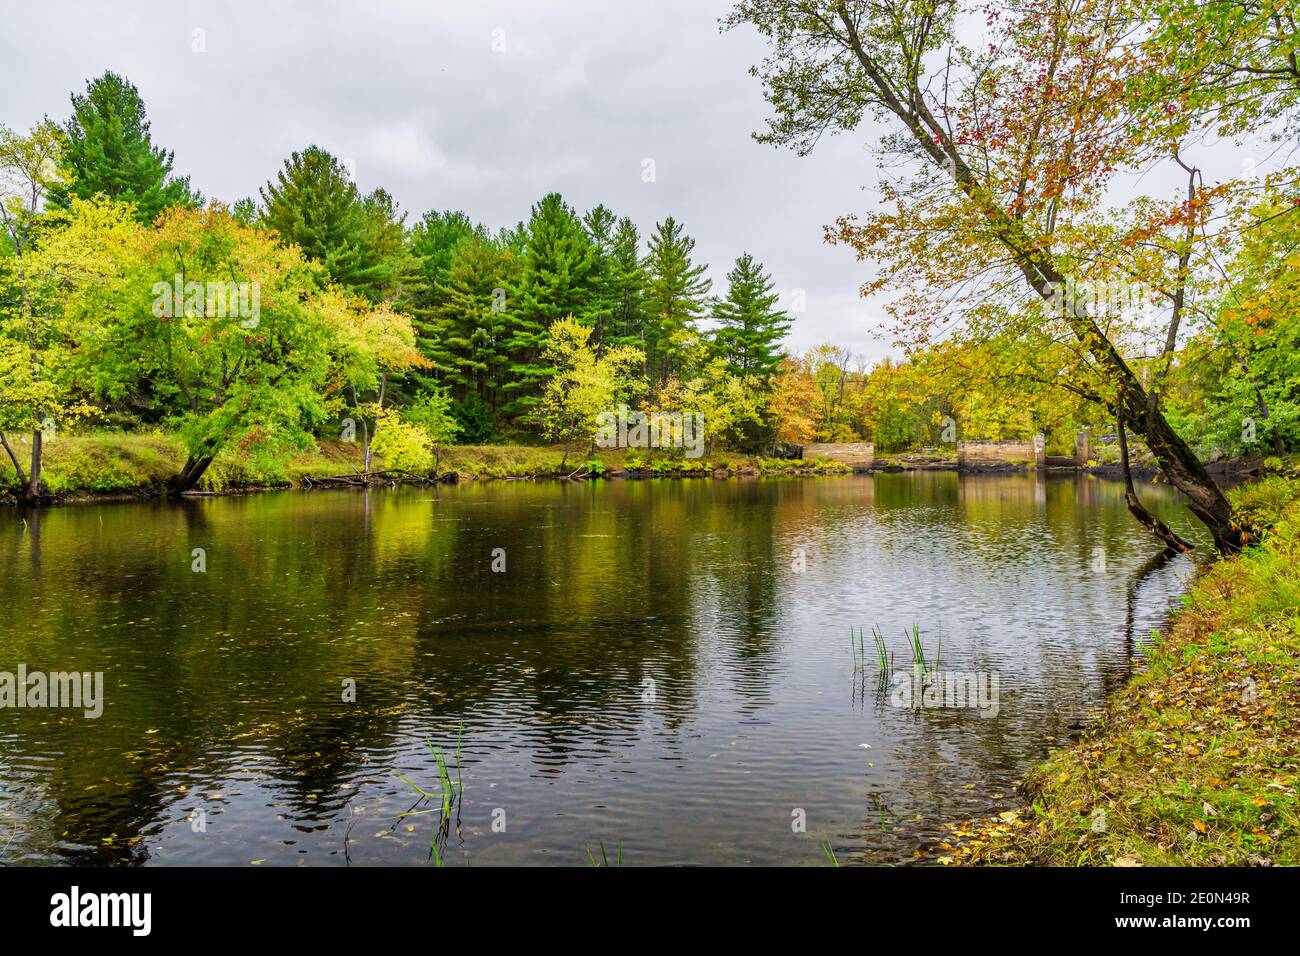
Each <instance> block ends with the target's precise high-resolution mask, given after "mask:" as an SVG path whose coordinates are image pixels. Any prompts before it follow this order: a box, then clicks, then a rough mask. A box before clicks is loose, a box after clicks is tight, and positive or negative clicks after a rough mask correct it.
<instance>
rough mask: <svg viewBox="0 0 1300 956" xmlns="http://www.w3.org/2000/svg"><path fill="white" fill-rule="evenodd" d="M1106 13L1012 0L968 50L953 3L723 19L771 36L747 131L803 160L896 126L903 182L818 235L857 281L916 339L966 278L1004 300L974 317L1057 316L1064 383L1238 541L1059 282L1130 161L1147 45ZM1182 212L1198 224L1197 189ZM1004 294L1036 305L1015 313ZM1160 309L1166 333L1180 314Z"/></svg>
mask: <svg viewBox="0 0 1300 956" xmlns="http://www.w3.org/2000/svg"><path fill="white" fill-rule="evenodd" d="M1085 4H1086V6H1087V8H1088V10H1089V11H1091V14H1092V16H1091V17H1090V19H1089V20H1087V21H1086V22H1085V21H1084V20H1083V19H1081V18H1080V16H1079V14H1080V11H1081V9H1082V8H1083V7H1084V6H1085ZM1107 10H1109V11H1111V12H1112V13H1113V15H1114V16H1116V17H1117V16H1118V15H1119V13H1120V12H1122V10H1123V7H1122V5H1120V4H1118V3H1112V4H1105V3H1096V2H1090V0H1023V2H1020V0H1011V2H1006V3H1001V4H998V5H997V6H996V8H995V9H994V10H992V11H991V13H990V17H989V21H988V22H989V24H990V26H989V27H988V29H987V31H986V35H985V36H984V37H982V38H981V43H980V45H979V46H978V47H974V48H968V47H966V46H965V45H963V44H962V43H961V42H959V41H958V39H957V37H956V29H957V23H958V20H959V19H960V18H963V17H966V16H968V15H974V14H978V13H979V12H980V11H979V9H978V8H977V6H976V5H975V4H974V3H967V2H964V0H741V2H740V3H738V4H737V5H736V8H735V10H734V12H733V13H732V15H731V17H730V18H729V20H728V23H729V24H730V25H732V26H735V25H738V24H742V23H749V24H752V25H753V26H754V27H756V28H757V29H758V31H759V32H760V34H762V35H763V36H764V37H765V38H766V39H767V41H768V42H769V44H770V49H771V53H770V55H769V56H768V57H767V58H766V59H765V60H764V62H763V63H762V64H761V65H760V66H759V67H758V68H757V70H756V72H757V74H758V75H759V76H760V77H761V78H762V80H763V82H764V85H765V91H766V95H767V98H768V101H769V103H770V104H771V105H772V107H773V111H774V116H773V118H772V119H771V120H770V123H769V128H768V130H767V131H766V132H765V133H763V134H761V135H760V137H759V138H760V139H762V140H765V141H768V142H773V143H778V144H783V145H787V146H790V147H792V148H794V149H795V150H797V151H798V152H800V153H807V152H808V151H809V150H811V149H812V148H813V146H814V145H815V143H816V142H817V140H818V139H819V138H820V137H821V136H822V135H824V134H826V133H828V132H829V133H835V132H849V131H852V130H854V129H856V128H857V126H858V125H859V124H860V123H861V121H862V120H863V118H864V117H867V116H874V117H876V118H878V119H881V120H884V121H886V122H889V123H892V124H893V129H894V132H893V133H891V134H889V135H888V136H886V137H885V138H884V140H883V141H882V146H883V147H884V148H885V150H886V151H887V153H888V155H889V156H890V158H891V162H893V163H895V164H900V163H907V164H910V169H912V170H913V171H914V175H913V176H912V178H911V179H909V180H906V181H903V182H890V183H888V184H887V185H886V187H885V196H884V198H885V200H886V204H887V208H886V209H885V210H884V211H882V212H879V213H870V214H867V215H865V216H861V217H853V216H849V217H845V218H843V219H841V220H840V221H839V223H838V224H837V225H836V226H835V228H834V229H833V230H832V231H831V235H832V238H833V239H834V240H836V241H840V242H845V243H847V244H849V245H851V246H852V247H853V248H854V249H856V250H857V252H858V254H859V256H860V257H862V258H864V259H870V260H872V261H873V262H875V263H876V264H877V265H878V266H879V267H880V273H881V277H880V279H879V280H877V281H875V282H872V283H869V284H868V286H867V290H868V291H872V290H875V289H883V288H886V287H894V288H902V289H906V290H911V291H910V294H908V295H904V296H903V297H902V302H901V305H900V312H899V314H900V315H901V317H902V321H903V322H904V323H905V324H910V325H911V326H912V327H913V330H917V329H919V330H920V332H921V333H922V334H924V333H925V332H927V331H928V330H929V329H932V328H933V327H934V325H935V323H936V322H937V321H938V317H939V316H942V315H945V312H946V311H948V310H949V309H950V307H951V303H950V302H949V301H947V299H948V295H950V294H951V292H952V290H953V289H954V288H956V287H963V286H965V287H966V288H967V290H968V291H971V290H973V292H972V294H975V293H977V294H978V295H979V296H980V297H982V298H983V300H985V301H989V300H993V301H1000V302H1001V304H1003V305H1006V306H1009V307H1007V308H1003V309H1001V310H985V311H983V313H982V315H981V316H979V318H978V319H977V320H983V321H989V322H996V321H997V320H998V319H1003V320H1007V321H1011V322H1013V323H1015V322H1019V323H1022V326H1021V327H1028V326H1030V325H1031V324H1039V325H1041V324H1042V323H1044V322H1052V323H1055V324H1056V326H1057V327H1058V328H1059V330H1060V333H1061V335H1062V336H1068V337H1069V339H1070V340H1072V341H1073V343H1074V344H1075V347H1076V349H1077V353H1078V368H1077V372H1078V374H1077V375H1075V376H1073V378H1072V379H1071V378H1066V379H1063V381H1062V386H1063V387H1064V386H1068V387H1072V388H1073V389H1074V390H1075V391H1076V393H1078V394H1082V395H1085V396H1086V397H1089V398H1090V399H1091V400H1094V401H1096V402H1098V403H1099V404H1102V405H1105V406H1107V407H1109V408H1111V409H1113V410H1114V412H1115V414H1116V415H1117V416H1118V417H1120V418H1121V419H1122V420H1123V421H1124V422H1125V423H1127V424H1128V425H1129V427H1130V428H1131V429H1132V431H1133V432H1135V433H1137V434H1139V435H1140V436H1141V437H1142V438H1143V439H1144V441H1145V443H1146V445H1147V447H1148V448H1149V449H1150V451H1151V453H1152V454H1153V455H1154V457H1155V459H1156V461H1157V463H1158V464H1159V466H1160V469H1161V471H1162V472H1163V474H1164V476H1165V477H1166V478H1167V479H1168V481H1169V482H1170V483H1171V484H1172V485H1174V486H1175V487H1176V488H1178V489H1179V490H1180V491H1182V492H1183V493H1184V494H1185V495H1186V497H1187V501H1188V507H1189V508H1190V510H1191V511H1192V512H1193V513H1194V514H1195V515H1196V516H1197V517H1198V518H1199V519H1200V520H1201V521H1202V522H1203V523H1204V524H1205V526H1206V527H1207V528H1208V529H1209V531H1210V534H1211V536H1212V537H1213V540H1214V544H1215V547H1216V548H1217V549H1218V550H1219V551H1221V552H1231V551H1235V550H1237V549H1238V548H1239V547H1240V545H1241V537H1240V533H1239V532H1238V530H1237V529H1236V528H1235V527H1234V525H1233V521H1232V511H1231V507H1230V505H1229V503H1228V501H1227V499H1226V497H1225V496H1224V495H1223V493H1222V491H1221V490H1220V489H1219V487H1218V486H1217V485H1216V484H1215V482H1214V480H1213V478H1212V477H1211V476H1210V475H1209V473H1208V472H1207V471H1206V469H1205V466H1204V465H1203V464H1202V462H1201V461H1200V459H1199V458H1198V457H1197V455H1196V454H1195V452H1194V451H1193V449H1192V448H1191V447H1190V446H1189V444H1188V443H1187V441H1186V440H1185V439H1184V438H1183V437H1182V436H1181V435H1180V434H1179V433H1178V432H1177V431H1176V430H1175V429H1174V428H1173V426H1172V425H1171V424H1170V422H1169V420H1168V418H1167V417H1166V415H1165V413H1164V410H1163V408H1162V404H1161V402H1160V401H1159V394H1158V392H1152V391H1150V390H1149V389H1148V387H1147V386H1146V384H1144V382H1143V381H1142V379H1141V378H1140V376H1139V375H1138V374H1137V372H1136V371H1135V369H1134V365H1133V363H1132V361H1130V359H1128V358H1126V356H1125V347H1124V346H1125V343H1124V341H1123V339H1122V338H1118V337H1117V336H1116V335H1115V332H1114V330H1113V329H1112V328H1111V327H1109V325H1108V324H1107V323H1106V322H1105V321H1104V320H1103V319H1101V318H1099V316H1098V315H1097V314H1096V313H1095V312H1094V311H1093V310H1092V308H1091V307H1090V303H1089V297H1088V296H1086V295H1078V294H1074V293H1073V292H1072V291H1071V290H1073V289H1076V288H1078V285H1076V283H1075V279H1076V274H1077V273H1078V272H1079V271H1080V270H1081V267H1082V264H1083V263H1084V261H1085V259H1086V247H1085V245H1084V244H1083V243H1080V242H1077V241H1076V239H1075V236H1074V235H1073V234H1072V233H1073V231H1074V230H1075V228H1076V227H1077V226H1079V225H1080V224H1081V223H1084V222H1085V221H1086V217H1087V216H1088V215H1090V214H1094V213H1095V210H1096V208H1097V205H1098V203H1099V202H1100V198H1101V196H1102V193H1103V191H1104V189H1105V186H1106V184H1107V182H1108V177H1109V176H1110V175H1111V174H1112V172H1113V171H1114V170H1115V169H1116V168H1118V167H1120V166H1122V165H1124V164H1126V163H1130V162H1131V161H1133V159H1134V158H1135V156H1136V155H1137V153H1136V149H1137V145H1138V144H1136V143H1135V141H1134V138H1133V136H1132V134H1131V130H1132V124H1133V120H1134V119H1135V117H1137V116H1138V115H1139V114H1140V113H1141V105H1140V104H1137V103H1135V102H1134V101H1133V100H1132V99H1131V98H1129V97H1128V96H1126V92H1127V89H1128V86H1127V78H1128V77H1129V76H1130V75H1131V74H1132V73H1133V71H1134V70H1136V69H1140V68H1141V66H1142V63H1143V58H1144V55H1143V54H1142V53H1141V52H1139V53H1138V54H1134V52H1133V50H1132V48H1131V47H1129V46H1125V45H1123V44H1120V43H1119V42H1118V39H1117V37H1116V36H1114V35H1113V34H1112V33H1111V32H1110V31H1108V30H1106V29H1104V27H1105V26H1106V19H1105V17H1104V14H1105V12H1106V11H1107ZM1098 11H1100V12H1101V13H1102V14H1103V16H1102V18H1101V21H1100V25H1101V26H1102V27H1103V29H1098V25H1099V23H1098V16H1097V14H1098ZM1182 211H1183V212H1184V214H1185V215H1184V219H1186V218H1187V217H1192V216H1195V215H1196V202H1195V199H1193V200H1192V201H1191V202H1189V203H1187V208H1185V209H1183V210H1182ZM1182 224H1185V223H1182ZM1173 258H1174V261H1175V262H1177V261H1178V258H1179V256H1178V255H1177V254H1175V256H1174V257H1173ZM1182 275H1185V273H1183V274H1182ZM1018 290H1028V291H1029V292H1030V293H1031V294H1032V295H1033V296H1034V297H1035V298H1036V299H1037V300H1038V301H1039V302H1040V303H1041V305H1040V306H1039V307H1038V308H1037V309H1026V308H1023V307H1022V308H1019V309H1017V308H1015V307H1014V306H1015V304H1016V303H1017V301H1020V299H1021V294H1020V292H1019V291H1018ZM1170 311H1171V312H1172V313H1173V314H1172V315H1171V316H1170V317H1169V321H1168V323H1167V325H1168V327H1169V329H1170V330H1171V331H1170V333H1169V338H1170V339H1173V338H1176V334H1177V325H1178V322H1179V319H1180V316H1179V315H1178V314H1177V309H1176V307H1174V308H1172V309H1170ZM1006 328H1007V326H1006V325H1003V326H1001V327H1000V329H1001V331H1006Z"/></svg>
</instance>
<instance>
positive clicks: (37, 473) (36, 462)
mask: <svg viewBox="0 0 1300 956" xmlns="http://www.w3.org/2000/svg"><path fill="white" fill-rule="evenodd" d="M44 438H45V435H44V434H43V433H42V432H41V430H40V429H39V428H36V429H33V430H32V464H31V468H29V469H28V471H27V488H26V489H25V490H24V491H23V499H22V500H23V503H24V504H35V503H36V502H38V501H40V500H41V464H42V452H43V451H44V448H43V445H42V443H43V441H44Z"/></svg>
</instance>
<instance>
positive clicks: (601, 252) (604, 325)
mask: <svg viewBox="0 0 1300 956" xmlns="http://www.w3.org/2000/svg"><path fill="white" fill-rule="evenodd" d="M617 222H618V218H617V217H616V216H615V215H614V213H613V212H611V211H610V209H609V207H608V206H605V205H598V206H596V207H595V208H594V209H592V210H591V212H589V213H587V214H586V215H585V216H583V217H582V225H583V228H585V229H586V231H587V238H588V239H590V240H591V245H592V248H593V249H594V250H595V264H594V267H593V268H592V274H591V285H592V300H591V316H592V324H591V330H592V334H591V345H592V346H593V347H599V346H601V345H603V344H604V343H605V342H607V341H608V340H609V337H610V335H611V333H612V329H611V325H612V323H613V321H614V313H615V310H616V308H617V295H616V290H615V288H614V275H613V269H614V261H613V256H614V229H615V226H616V224H617Z"/></svg>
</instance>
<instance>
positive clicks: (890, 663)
mask: <svg viewBox="0 0 1300 956" xmlns="http://www.w3.org/2000/svg"><path fill="white" fill-rule="evenodd" d="M871 639H872V641H874V642H875V645H876V666H877V667H879V668H880V673H881V676H882V677H883V676H884V675H886V674H888V673H889V672H890V671H892V670H893V669H894V655H893V654H891V653H890V652H889V648H888V647H886V645H885V635H884V634H882V633H881V631H880V628H879V627H877V626H876V625H874V624H873V625H871Z"/></svg>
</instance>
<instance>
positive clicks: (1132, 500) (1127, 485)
mask: <svg viewBox="0 0 1300 956" xmlns="http://www.w3.org/2000/svg"><path fill="white" fill-rule="evenodd" d="M1116 425H1118V428H1119V461H1120V467H1121V469H1122V470H1123V472H1124V500H1125V501H1126V502H1128V510H1129V512H1130V513H1131V514H1132V515H1133V517H1134V518H1137V520H1138V522H1139V523H1140V524H1141V525H1142V526H1143V527H1144V528H1146V529H1147V530H1148V531H1150V532H1151V533H1152V534H1154V535H1155V536H1156V537H1157V538H1159V539H1160V540H1161V541H1163V542H1164V545H1165V549H1166V550H1167V551H1170V552H1174V553H1178V552H1183V551H1191V550H1192V545H1191V544H1189V543H1188V542H1187V541H1184V540H1183V539H1182V538H1180V537H1179V536H1178V535H1177V534H1175V533H1174V532H1173V531H1172V530H1171V529H1170V528H1169V526H1168V525H1166V524H1165V523H1164V522H1163V521H1161V520H1160V519H1159V518H1157V517H1156V516H1155V515H1153V514H1152V513H1151V512H1149V511H1147V509H1146V507H1145V506H1143V504H1142V502H1141V500H1139V498H1138V496H1137V489H1136V488H1134V487H1133V472H1132V471H1131V470H1130V468H1129V458H1128V433H1127V431H1126V430H1125V428H1124V418H1123V416H1120V417H1119V418H1117V419H1116Z"/></svg>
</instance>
